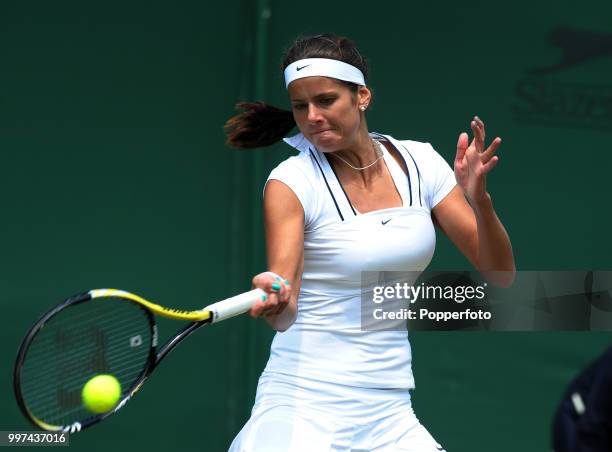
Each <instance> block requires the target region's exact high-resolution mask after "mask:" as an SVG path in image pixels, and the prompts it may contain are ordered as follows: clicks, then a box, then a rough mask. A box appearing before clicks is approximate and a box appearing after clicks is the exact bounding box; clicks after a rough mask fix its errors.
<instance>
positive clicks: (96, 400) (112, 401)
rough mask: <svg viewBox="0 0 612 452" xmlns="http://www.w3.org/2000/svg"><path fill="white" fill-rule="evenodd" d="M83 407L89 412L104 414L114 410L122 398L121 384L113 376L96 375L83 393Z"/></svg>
mask: <svg viewBox="0 0 612 452" xmlns="http://www.w3.org/2000/svg"><path fill="white" fill-rule="evenodd" d="M81 397H82V399H83V405H85V408H87V409H88V410H89V411H91V412H93V413H96V414H102V413H106V412H107V411H110V410H112V409H113V408H115V405H117V402H118V401H119V398H120V397H121V383H119V380H117V379H116V378H115V377H113V376H112V375H105V374H104V375H96V376H95V377H93V378H92V379H90V380H89V381H88V382H87V383H85V386H83V390H82V391H81Z"/></svg>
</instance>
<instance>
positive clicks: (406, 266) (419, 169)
mask: <svg viewBox="0 0 612 452" xmlns="http://www.w3.org/2000/svg"><path fill="white" fill-rule="evenodd" d="M371 136H372V138H374V139H377V140H379V141H388V142H390V143H391V144H392V145H393V146H394V147H395V149H397V150H398V151H399V153H400V154H401V156H402V157H403V159H404V162H405V165H406V168H407V169H408V174H406V173H404V171H403V170H402V169H401V168H400V166H399V165H398V163H397V162H396V160H395V159H394V158H393V157H392V156H391V155H390V154H389V152H388V151H387V150H386V149H385V150H384V161H385V163H386V165H387V167H388V168H389V170H390V173H391V175H392V177H393V180H394V182H395V186H396V187H397V189H398V192H399V193H400V195H401V197H402V201H403V206H402V207H396V208H389V209H382V210H378V211H374V212H368V213H365V214H361V213H359V212H358V211H357V210H356V209H355V208H354V207H353V206H352V204H351V202H350V200H349V198H348V196H347V195H346V193H345V191H344V189H343V188H342V186H341V184H340V182H339V180H338V178H337V177H336V175H335V173H334V171H333V169H332V167H331V166H330V164H329V162H328V160H327V157H326V156H325V154H324V153H322V152H319V151H317V150H316V148H315V146H314V145H312V144H311V143H310V142H309V141H308V140H307V139H306V138H305V137H304V136H303V135H302V134H298V135H296V136H294V137H291V138H287V139H285V141H286V142H287V143H288V144H289V145H291V146H293V147H294V148H296V149H297V150H299V151H300V153H299V155H297V156H294V157H290V158H289V159H287V160H285V161H284V162H282V163H281V164H280V165H278V166H277V167H276V168H275V169H274V170H273V171H272V172H271V174H270V176H269V177H268V180H270V179H276V180H279V181H281V182H283V183H284V184H286V185H287V186H288V187H289V188H291V190H292V191H293V192H294V193H295V195H296V196H297V198H298V199H299V201H300V202H301V204H302V206H303V208H304V223H305V224H304V272H303V275H302V285H301V289H300V294H299V298H298V314H297V318H296V320H295V323H294V324H293V325H292V326H291V327H290V328H289V329H288V330H287V331H285V332H282V333H281V332H279V333H276V335H275V337H274V340H273V342H272V347H271V353H270V359H269V360H268V364H267V366H266V368H265V370H264V373H263V375H262V377H264V378H265V379H270V378H272V379H291V380H292V381H295V380H296V379H298V380H299V381H300V382H302V384H304V382H308V381H313V382H316V381H325V382H331V383H338V384H342V385H346V386H357V387H366V388H413V387H414V378H413V375H412V368H411V362H412V354H411V350H410V343H409V342H408V334H407V331H406V330H404V331H371V332H368V331H362V329H361V272H362V271H422V270H424V269H425V268H426V267H427V265H428V264H429V262H430V260H431V258H432V256H433V252H434V248H435V241H436V236H435V231H434V226H433V223H432V219H431V209H432V208H433V207H434V206H435V205H436V204H437V203H438V202H439V201H441V200H442V199H443V198H444V197H445V196H446V195H447V194H448V193H449V192H450V191H451V190H452V189H453V187H454V186H455V177H454V174H453V171H452V170H451V168H450V167H449V165H448V164H447V163H446V161H444V159H443V158H442V157H441V156H440V155H439V154H438V153H437V152H436V151H434V149H433V148H432V147H431V145H430V144H429V143H419V142H416V141H397V140H395V139H393V138H392V137H390V136H385V135H381V134H377V133H372V134H371ZM306 384H307V383H306Z"/></svg>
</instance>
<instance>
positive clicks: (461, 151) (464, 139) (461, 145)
mask: <svg viewBox="0 0 612 452" xmlns="http://www.w3.org/2000/svg"><path fill="white" fill-rule="evenodd" d="M467 148H468V134H467V133H465V132H462V133H460V134H459V139H458V140H457V154H456V155H455V163H457V162H459V163H461V162H463V157H464V156H465V151H466V150H467Z"/></svg>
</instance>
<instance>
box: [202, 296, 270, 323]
mask: <svg viewBox="0 0 612 452" xmlns="http://www.w3.org/2000/svg"><path fill="white" fill-rule="evenodd" d="M265 299H266V293H265V292H264V291H263V290H261V289H253V290H251V291H249V292H245V293H241V294H240V295H236V296H235V297H231V298H227V299H226V300H221V301H218V302H216V303H213V304H211V305H209V306H206V307H205V308H204V310H205V311H211V312H212V313H213V318H212V322H211V323H216V322H220V321H221V320H225V319H229V318H230V317H234V316H237V315H240V314H243V313H245V312H247V311H248V310H249V309H251V306H253V304H254V303H255V302H256V301H260V300H265Z"/></svg>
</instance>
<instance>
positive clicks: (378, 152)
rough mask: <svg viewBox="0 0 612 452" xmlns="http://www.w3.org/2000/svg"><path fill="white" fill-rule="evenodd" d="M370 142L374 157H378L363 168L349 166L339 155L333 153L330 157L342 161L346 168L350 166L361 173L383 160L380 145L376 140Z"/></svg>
mask: <svg viewBox="0 0 612 452" xmlns="http://www.w3.org/2000/svg"><path fill="white" fill-rule="evenodd" d="M371 141H372V148H373V149H374V152H376V155H377V156H378V157H377V158H376V160H374V161H373V162H372V163H370V164H369V165H366V166H363V167H358V166H353V165H351V164H350V163H349V162H347V161H346V160H344V159H343V158H342V157H340V156H339V155H336V154H335V153H333V154H332V155H333V156H335V157H338V158H339V159H340V160H342V161H343V162H344V163H346V164H347V165H348V166H350V167H351V168H353V169H354V170H356V171H363V170H365V169H368V168H369V167H371V166H373V165H375V164H376V163H377V162H378V161H379V160H380V159H381V158H383V155H384V153H383V151H382V149H381V147H380V146H381V145H380V143H379V142H378V141H376V140H371Z"/></svg>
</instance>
